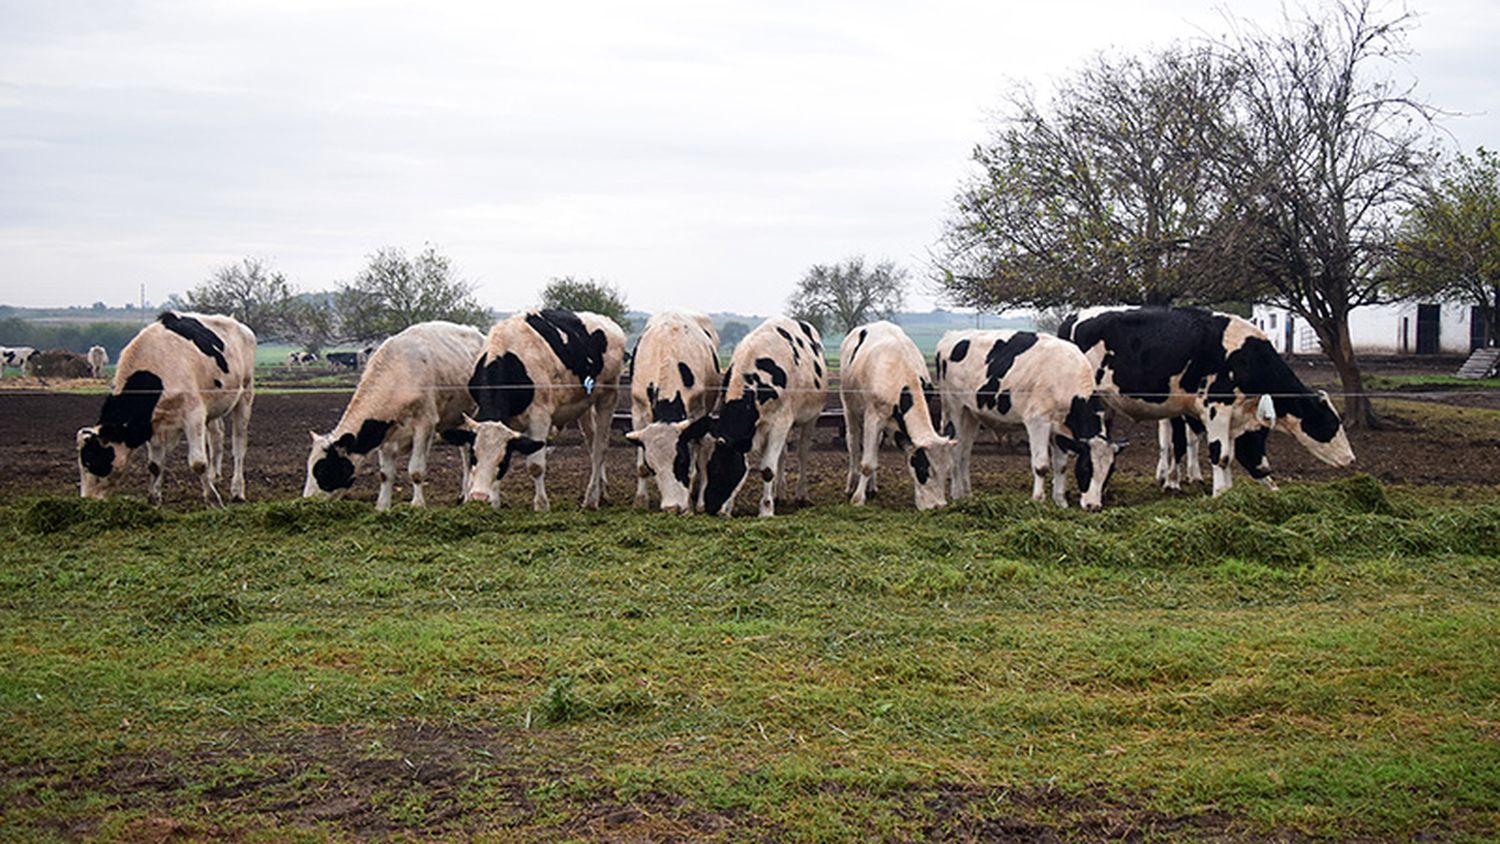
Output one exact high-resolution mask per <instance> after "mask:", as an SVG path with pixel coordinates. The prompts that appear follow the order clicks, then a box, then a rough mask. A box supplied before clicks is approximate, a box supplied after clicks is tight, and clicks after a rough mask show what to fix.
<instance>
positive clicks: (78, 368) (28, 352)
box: [0, 346, 109, 378]
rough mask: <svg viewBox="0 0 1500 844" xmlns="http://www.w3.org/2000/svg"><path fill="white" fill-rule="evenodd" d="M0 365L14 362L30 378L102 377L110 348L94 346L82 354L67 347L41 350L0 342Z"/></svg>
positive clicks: (10, 364) (107, 363)
mask: <svg viewBox="0 0 1500 844" xmlns="http://www.w3.org/2000/svg"><path fill="white" fill-rule="evenodd" d="M0 366H13V367H15V368H16V369H19V370H21V374H22V375H24V376H26V377H28V378H36V377H41V378H103V377H104V376H105V373H106V367H108V366H109V352H107V351H105V350H104V347H103V346H94V347H92V348H90V349H89V352H88V354H86V355H80V354H77V353H75V352H70V351H68V350H67V349H49V350H48V351H45V352H39V351H37V350H36V349H34V348H32V347H31V346H0Z"/></svg>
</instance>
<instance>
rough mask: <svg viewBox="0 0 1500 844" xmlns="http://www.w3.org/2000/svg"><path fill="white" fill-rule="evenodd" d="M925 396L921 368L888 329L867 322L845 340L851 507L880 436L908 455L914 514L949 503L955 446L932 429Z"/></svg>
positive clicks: (915, 352)
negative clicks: (888, 437)
mask: <svg viewBox="0 0 1500 844" xmlns="http://www.w3.org/2000/svg"><path fill="white" fill-rule="evenodd" d="M930 394H934V393H933V386H932V382H930V381H928V380H927V361H926V360H925V359H923V357H922V352H921V351H920V350H919V349H918V348H917V344H916V343H913V342H912V340H911V338H910V337H908V336H906V332H904V331H902V330H901V329H900V328H899V327H897V326H896V325H895V324H894V323H890V322H886V321H884V320H881V321H879V322H872V323H869V324H868V325H861V326H859V327H858V328H856V329H854V330H852V331H850V332H849V333H848V334H847V335H845V337H844V342H843V344H842V345H840V346H839V399H840V400H841V402H842V403H843V406H844V430H845V442H846V443H847V445H848V448H849V478H848V481H847V483H846V484H845V492H846V493H847V494H848V495H849V496H850V498H849V500H850V502H851V503H852V504H854V505H855V506H861V505H863V504H864V503H865V496H866V494H867V492H868V491H869V487H870V486H871V485H872V484H873V482H874V479H875V470H876V469H877V468H878V467H879V459H880V458H879V455H880V440H881V437H882V436H883V435H885V434H891V435H892V436H893V438H894V440H895V443H896V447H897V448H900V449H901V452H902V454H904V455H905V456H906V465H907V467H908V468H909V469H910V470H911V476H912V482H913V484H914V485H915V493H916V506H917V509H918V510H929V509H932V508H934V507H941V506H943V505H944V504H946V503H948V501H947V492H946V490H947V486H948V478H949V476H950V475H951V474H952V472H953V451H954V442H953V440H951V439H948V438H947V437H944V436H941V435H939V434H938V432H937V431H936V430H934V429H933V427H932V413H931V411H930V410H929V409H928V406H927V397H928V395H930Z"/></svg>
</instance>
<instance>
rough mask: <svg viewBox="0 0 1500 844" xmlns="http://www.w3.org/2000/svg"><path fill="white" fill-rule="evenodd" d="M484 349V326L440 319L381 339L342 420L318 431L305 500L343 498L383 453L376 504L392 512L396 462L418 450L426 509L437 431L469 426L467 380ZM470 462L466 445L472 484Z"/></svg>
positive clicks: (417, 479)
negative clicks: (426, 488)
mask: <svg viewBox="0 0 1500 844" xmlns="http://www.w3.org/2000/svg"><path fill="white" fill-rule="evenodd" d="M483 349H484V335H483V334H482V333H480V331H479V329H477V328H473V327H471V326H467V325H455V324H454V323H451V322H440V321H438V322H420V323H417V324H416V325H413V326H411V327H410V328H407V329H406V330H404V331H402V332H401V333H399V334H397V335H395V336H394V337H392V338H391V339H390V340H388V341H386V342H385V343H383V344H381V346H380V351H378V352H376V353H375V354H374V356H372V357H371V358H370V364H369V366H367V367H366V368H365V373H364V375H362V376H361V377H360V379H359V386H358V387H357V388H355V390H354V396H353V397H352V398H350V399H349V405H348V407H346V408H344V415H343V417H342V418H341V419H339V423H338V424H337V425H335V426H334V428H333V430H332V431H330V432H329V433H327V434H319V433H317V432H316V431H314V432H312V451H310V452H309V453H308V455H307V480H306V482H305V483H304V484H303V486H302V497H304V498H326V497H329V496H332V495H342V494H343V493H344V492H345V491H346V490H348V489H349V488H350V487H352V486H353V485H354V476H355V474H356V473H357V472H358V471H359V469H360V467H361V466H363V465H364V463H366V462H367V461H368V460H369V456H370V453H371V452H375V454H376V457H377V460H378V462H379V466H380V494H379V496H378V497H377V498H376V500H375V509H377V510H384V509H386V508H387V507H390V506H391V495H392V493H393V491H394V489H395V485H396V461H397V460H398V459H400V458H401V457H402V456H403V455H407V454H410V459H409V460H408V461H407V464H406V472H407V474H408V475H409V476H410V477H411V504H412V506H413V507H421V506H424V505H425V504H426V503H427V500H426V495H425V492H424V484H425V483H426V480H427V456H428V454H429V452H430V451H431V450H432V441H433V436H434V435H435V434H436V433H437V432H439V431H444V430H447V429H449V428H452V427H455V426H457V425H460V424H462V423H463V419H464V414H465V413H468V412H469V411H472V410H473V409H474V400H473V399H472V398H470V397H469V392H468V390H467V389H466V387H465V383H466V380H467V379H468V377H469V373H470V372H472V371H473V369H474V361H475V360H477V359H478V358H479V354H480V352H481V351H482V350H483ZM469 463H470V460H469V450H468V448H467V446H465V447H464V451H463V460H462V466H463V472H464V478H463V480H464V484H465V485H467V482H468V473H469ZM463 489H464V487H462V486H461V487H460V488H459V495H460V496H462V494H463Z"/></svg>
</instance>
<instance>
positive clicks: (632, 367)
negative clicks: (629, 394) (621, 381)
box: [629, 338, 641, 381]
mask: <svg viewBox="0 0 1500 844" xmlns="http://www.w3.org/2000/svg"><path fill="white" fill-rule="evenodd" d="M640 350H641V341H640V338H636V341H635V347H634V348H632V349H631V350H630V355H629V357H630V380H632V381H634V380H635V356H636V352H639V351H640Z"/></svg>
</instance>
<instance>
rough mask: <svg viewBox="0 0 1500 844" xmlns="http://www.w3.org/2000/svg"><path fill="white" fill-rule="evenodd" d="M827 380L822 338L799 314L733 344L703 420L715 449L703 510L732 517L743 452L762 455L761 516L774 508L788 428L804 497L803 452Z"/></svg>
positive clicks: (741, 479) (783, 479)
mask: <svg viewBox="0 0 1500 844" xmlns="http://www.w3.org/2000/svg"><path fill="white" fill-rule="evenodd" d="M826 394H827V382H826V378H825V373H824V371H823V341H822V339H821V338H820V337H819V336H818V332H817V329H815V328H813V327H812V325H810V324H809V323H807V322H805V321H803V320H794V319H790V318H788V317H784V316H775V317H771V318H770V319H768V320H766V321H765V322H763V323H761V324H760V325H758V326H756V327H755V329H754V330H753V331H751V332H750V333H749V334H747V335H745V338H744V339H743V340H741V341H740V342H739V345H737V346H735V349H734V356H733V357H732V358H731V359H730V362H729V368H728V369H726V370H725V372H724V404H723V407H721V408H720V410H719V413H718V414H717V415H716V416H714V417H713V418H712V421H711V422H710V423H709V427H710V431H711V433H712V434H713V438H714V439H713V451H712V453H711V455H710V456H709V459H708V483H707V487H706V489H705V490H704V492H703V509H704V512H707V513H716V514H720V515H724V516H728V515H730V514H731V513H732V512H733V510H734V499H735V496H736V495H737V494H738V493H739V490H740V487H741V486H743V485H744V483H745V477H746V474H747V472H748V463H749V455H750V453H751V452H755V453H757V454H758V455H759V458H760V476H761V480H762V481H763V486H762V489H761V498H760V515H761V516H774V515H775V514H776V483H777V481H778V480H780V482H781V487H782V491H783V492H784V491H785V487H786V475H785V466H784V465H783V459H782V458H783V456H784V453H785V451H786V443H787V438H788V437H790V436H791V434H792V432H793V430H794V429H796V430H797V432H798V439H797V466H798V471H797V500H798V501H804V502H805V501H807V500H808V497H807V472H808V465H807V464H808V451H809V449H810V448H811V446H812V435H813V426H814V425H816V424H817V421H818V416H819V415H820V414H821V413H822V411H823V401H824V398H825V396H826Z"/></svg>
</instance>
